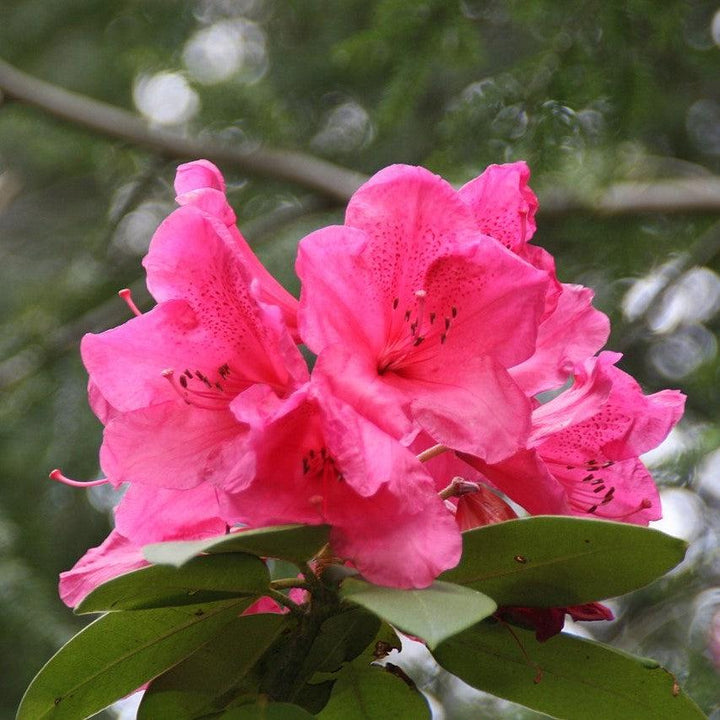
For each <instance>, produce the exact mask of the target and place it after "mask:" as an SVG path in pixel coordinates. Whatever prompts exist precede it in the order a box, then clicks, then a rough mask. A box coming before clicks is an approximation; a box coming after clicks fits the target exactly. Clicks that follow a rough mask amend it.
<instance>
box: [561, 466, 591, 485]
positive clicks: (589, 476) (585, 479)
mask: <svg viewBox="0 0 720 720" xmlns="http://www.w3.org/2000/svg"><path fill="white" fill-rule="evenodd" d="M569 469H570V468H568V470H569ZM594 477H595V476H594V475H586V476H585V477H584V478H583V479H582V481H583V482H590V480H592V479H594Z"/></svg>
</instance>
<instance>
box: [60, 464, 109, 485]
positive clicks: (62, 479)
mask: <svg viewBox="0 0 720 720" xmlns="http://www.w3.org/2000/svg"><path fill="white" fill-rule="evenodd" d="M48 477H49V478H50V479H51V480H57V481H58V482H60V483H62V484H63V485H69V486H70V487H76V488H89V487H98V485H106V484H107V483H109V482H110V481H109V480H108V479H107V478H101V479H100V480H88V481H86V482H81V481H80V480H71V479H70V478H69V477H66V476H65V475H63V474H62V471H61V470H60V469H59V468H55V469H54V470H53V471H52V472H51V473H50V474H49V476H48Z"/></svg>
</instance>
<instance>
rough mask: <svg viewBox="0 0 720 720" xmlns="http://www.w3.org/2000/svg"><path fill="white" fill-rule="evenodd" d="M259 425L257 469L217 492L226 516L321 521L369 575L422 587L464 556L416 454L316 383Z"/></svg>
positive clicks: (337, 549) (342, 553)
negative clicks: (237, 488)
mask: <svg viewBox="0 0 720 720" xmlns="http://www.w3.org/2000/svg"><path fill="white" fill-rule="evenodd" d="M254 407H261V405H260V404H258V405H257V406H253V405H250V404H248V405H246V406H245V408H246V418H245V419H246V420H247V422H248V423H249V424H251V425H253V426H255V427H257V428H258V429H259V432H258V433H257V438H258V443H257V445H256V447H255V448H254V450H255V453H256V456H257V470H256V475H255V479H254V480H253V482H252V483H251V484H250V485H249V486H248V487H247V488H244V489H243V490H242V492H238V493H233V492H227V493H224V494H223V495H222V501H221V502H223V503H224V508H223V512H224V515H225V516H226V517H228V518H230V519H231V520H232V521H233V522H240V523H246V524H248V525H250V526H251V527H259V526H263V525H274V524H281V523H287V522H302V523H307V524H320V523H327V524H328V525H330V526H331V527H332V531H331V537H330V540H331V546H332V549H333V553H334V554H335V555H337V556H339V557H340V558H342V559H344V560H348V561H350V562H351V563H352V564H353V565H354V566H355V567H356V568H357V569H358V570H359V571H360V572H361V573H362V574H363V575H364V576H365V577H366V578H367V579H368V580H370V581H372V582H375V583H377V584H380V585H390V586H394V587H425V586H427V585H429V584H430V583H431V582H432V581H433V580H434V579H435V577H437V575H438V574H439V573H440V572H442V571H443V570H446V569H448V568H451V567H453V566H454V565H455V564H456V563H457V561H458V560H459V558H460V550H461V547H460V533H459V531H458V528H457V526H456V525H455V522H454V520H453V518H452V515H451V514H450V513H449V512H448V511H447V510H446V509H445V507H444V505H443V503H442V501H441V500H440V498H439V497H438V495H437V494H436V492H435V488H434V483H433V480H432V478H431V477H430V476H429V475H428V474H427V472H426V471H425V469H424V468H423V466H422V464H421V463H420V462H418V460H417V459H416V458H415V456H414V455H413V454H412V453H411V452H410V451H409V450H407V449H406V448H404V447H403V446H402V445H400V443H398V442H397V441H396V440H395V439H394V438H392V437H390V436H389V435H387V434H386V433H385V432H383V431H382V430H380V429H379V428H378V427H376V426H375V425H374V424H372V423H371V422H369V421H368V420H366V419H365V418H364V417H363V416H362V415H360V414H358V413H357V412H356V411H355V410H354V409H353V408H351V407H350V406H349V405H347V404H346V403H344V402H343V401H341V400H339V399H337V398H335V397H334V396H332V394H330V393H329V392H327V389H326V388H321V387H318V386H316V385H315V384H314V383H310V385H308V386H306V387H304V388H301V389H300V390H298V391H297V392H296V393H295V394H294V395H293V396H291V397H290V398H288V399H287V400H285V401H283V402H282V403H280V404H279V405H278V407H277V409H276V411H275V412H274V413H273V414H272V415H271V416H270V417H260V416H256V417H255V418H253V417H251V415H252V414H253V412H254Z"/></svg>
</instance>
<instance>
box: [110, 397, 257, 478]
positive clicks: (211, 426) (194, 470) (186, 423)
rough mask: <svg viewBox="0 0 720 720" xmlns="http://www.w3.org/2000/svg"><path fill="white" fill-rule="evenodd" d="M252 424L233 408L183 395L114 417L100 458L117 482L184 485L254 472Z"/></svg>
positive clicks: (242, 475)
mask: <svg viewBox="0 0 720 720" xmlns="http://www.w3.org/2000/svg"><path fill="white" fill-rule="evenodd" d="M247 437H248V430H247V426H245V425H243V424H241V423H239V422H238V420H237V419H236V417H235V416H234V415H233V414H232V413H231V412H230V411H229V410H203V409H199V408H195V407H193V406H191V405H186V404H185V403H183V402H182V400H180V399H179V398H175V399H174V400H169V401H168V402H165V403H162V404H160V405H153V406H150V407H147V408H141V409H139V410H134V411H132V412H129V413H123V414H122V415H119V416H117V417H114V418H113V419H112V420H111V421H110V422H109V423H108V425H107V426H106V428H105V434H104V438H103V446H102V448H101V451H100V463H101V465H102V468H103V470H104V472H105V473H106V475H107V477H108V479H109V480H110V481H111V482H112V483H113V484H114V485H116V486H117V485H120V484H121V483H124V482H137V483H148V484H152V485H154V486H156V487H165V488H172V489H176V490H185V489H189V488H193V487H195V486H197V485H199V484H200V483H204V482H214V483H222V482H227V481H228V480H230V479H235V481H237V479H238V478H239V477H245V476H246V475H247V474H249V473H250V474H251V473H252V468H253V457H252V454H251V453H249V450H248V444H247Z"/></svg>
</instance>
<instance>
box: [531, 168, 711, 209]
mask: <svg viewBox="0 0 720 720" xmlns="http://www.w3.org/2000/svg"><path fill="white" fill-rule="evenodd" d="M540 212H541V213H542V216H543V217H553V216H557V217H559V216H563V215H568V214H571V213H585V214H586V213H588V212H591V213H596V214H598V215H608V216H610V215H641V214H644V213H719V212H720V177H716V176H714V175H707V176H699V177H682V178H675V179H668V180H653V181H648V182H619V183H616V184H614V185H611V186H610V187H609V188H607V189H606V190H605V191H604V192H602V193H600V195H599V197H598V198H596V199H595V200H592V201H590V200H588V199H587V198H583V197H582V196H580V195H578V194H574V193H572V192H569V191H567V190H559V189H558V190H553V191H549V192H546V193H542V194H541V197H540Z"/></svg>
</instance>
